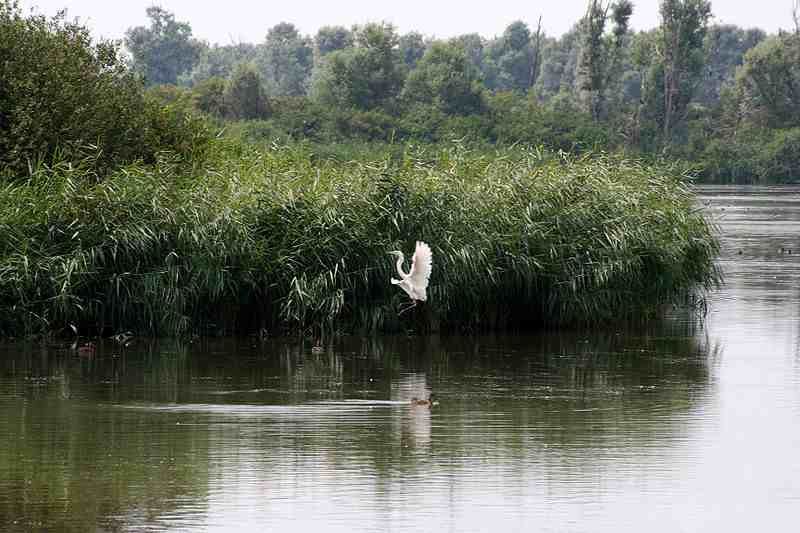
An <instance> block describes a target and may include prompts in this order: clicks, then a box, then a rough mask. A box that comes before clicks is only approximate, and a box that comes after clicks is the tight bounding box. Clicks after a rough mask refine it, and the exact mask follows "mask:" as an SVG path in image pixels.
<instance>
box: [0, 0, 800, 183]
mask: <svg viewBox="0 0 800 533" xmlns="http://www.w3.org/2000/svg"><path fill="white" fill-rule="evenodd" d="M659 7H660V14H661V22H660V24H659V26H658V27H656V28H654V29H651V30H648V31H638V32H637V31H633V30H632V29H631V28H630V26H629V21H630V18H631V15H632V12H633V9H634V6H633V2H631V1H630V0H586V12H585V16H584V17H583V18H582V19H581V20H579V21H577V22H576V23H575V24H574V25H573V27H572V28H571V29H570V30H569V31H568V32H566V33H565V34H564V35H561V36H560V37H554V36H548V35H545V34H544V33H543V32H542V31H541V27H542V26H541V21H539V24H537V25H536V26H534V27H533V29H531V26H529V25H528V23H527V22H525V21H521V20H517V21H514V22H512V23H511V24H509V25H508V26H507V27H506V28H505V30H504V31H503V32H502V33H501V34H500V35H498V36H496V37H492V38H485V37H482V36H480V35H478V34H475V33H471V34H465V35H460V36H457V37H454V38H451V39H447V40H443V39H435V38H430V37H425V36H423V35H422V34H420V33H418V32H413V31H412V32H408V33H405V34H402V35H401V34H398V32H397V31H396V29H395V28H394V27H393V26H392V25H391V24H387V23H370V24H365V25H362V26H354V27H352V28H345V27H342V26H324V27H321V28H320V29H319V30H318V31H317V32H316V34H315V35H314V36H313V38H312V37H311V36H308V35H304V34H302V33H301V31H300V30H299V29H298V28H297V27H295V26H294V25H293V24H291V23H287V22H281V23H279V24H276V25H275V26H273V27H271V28H265V33H264V35H265V38H264V40H263V41H262V42H260V43H255V44H252V43H232V44H226V45H217V44H215V45H211V46H209V45H206V44H205V43H202V42H200V41H198V40H196V39H195V38H194V37H193V36H192V29H191V27H190V26H189V24H188V23H186V22H181V21H178V20H176V18H175V16H174V15H173V14H172V13H170V12H169V11H167V10H165V9H163V8H159V7H151V8H148V10H147V16H148V19H149V25H148V26H140V27H135V28H131V29H130V30H128V32H127V33H126V37H125V46H126V48H127V49H128V51H129V52H130V56H131V62H130V64H129V65H128V64H126V63H125V62H124V61H123V59H122V58H121V57H120V53H119V50H118V49H117V47H116V46H115V45H114V44H112V43H107V42H103V41H101V42H97V43H92V40H91V38H90V36H89V35H88V32H87V31H86V30H85V29H84V28H82V27H80V26H78V25H75V24H70V23H67V22H65V21H64V19H63V17H60V18H59V17H57V18H55V19H53V20H48V19H45V18H42V17H27V18H26V17H23V16H22V15H21V13H20V9H19V7H18V5H17V3H16V2H14V1H11V0H0V14H2V24H3V26H2V31H3V32H4V33H3V35H2V36H0V37H2V39H1V40H0V133H2V136H0V160H2V161H4V162H6V163H7V167H8V165H11V164H13V165H16V169H17V170H20V169H24V168H26V167H27V165H28V164H29V163H30V161H33V160H34V159H36V158H41V157H42V154H51V155H52V154H56V153H64V152H65V151H69V150H73V151H76V153H77V150H78V148H77V147H78V146H83V147H84V148H85V147H87V146H93V147H95V149H98V153H100V154H101V155H100V156H99V157H100V159H101V160H102V161H105V162H100V163H98V165H100V166H105V165H107V164H111V163H110V162H111V161H129V160H135V159H137V158H138V159H145V160H148V159H152V158H153V157H154V154H155V150H157V147H158V146H165V145H171V144H175V145H180V146H190V145H191V143H189V142H186V139H185V138H183V140H178V139H179V138H181V134H179V133H178V132H177V131H176V130H170V128H172V127H174V126H175V125H176V124H177V122H175V121H174V120H184V121H190V120H191V119H190V118H188V117H186V116H183V118H179V117H178V115H175V116H174V117H173V118H169V119H167V118H164V117H166V116H167V115H166V114H165V113H164V112H163V109H171V110H173V111H175V110H178V109H182V110H183V111H185V109H184V108H185V107H187V106H190V107H192V108H193V109H194V110H196V111H199V112H201V113H203V114H205V115H208V116H210V117H214V119H215V120H216V121H222V120H236V121H253V120H257V121H261V122H262V124H260V125H257V127H258V128H260V130H259V131H261V132H263V133H262V134H263V135H286V136H290V137H293V138H298V137H309V138H313V139H317V140H326V139H328V140H330V139H347V138H351V137H352V138H358V139H368V140H387V139H394V138H397V137H398V136H399V137H401V138H402V137H405V138H420V139H426V140H433V141H435V140H442V139H447V138H452V137H453V136H458V137H460V138H462V137H469V138H474V139H476V140H480V141H488V142H499V143H506V142H509V143H510V142H518V141H524V142H530V143H541V144H546V145H548V146H551V147H554V148H559V149H564V150H574V151H582V150H586V149H591V148H594V147H602V148H604V149H612V150H613V149H617V148H624V149H626V150H638V151H640V152H642V153H649V154H655V153H659V154H669V155H671V156H674V157H682V158H687V159H691V160H695V161H699V162H701V163H702V164H703V165H705V167H706V168H711V169H713V170H712V171H711V172H712V173H713V174H715V175H723V174H730V175H735V176H756V177H757V179H767V178H768V177H769V176H770V175H774V176H785V178H782V179H790V178H791V176H793V175H794V174H796V175H797V176H800V162H798V163H797V165H795V163H793V161H795V157H794V155H793V154H794V152H793V150H794V148H795V147H796V146H798V142H800V141H799V140H798V139H800V130H798V124H800V111H799V110H800V102H798V94H800V72H798V68H799V67H798V65H800V37H799V36H800V30H798V32H792V33H782V34H779V35H772V36H768V35H766V33H765V32H763V31H761V30H758V29H743V28H739V27H736V26H731V25H712V24H710V23H709V21H710V17H711V5H710V2H708V0H660V1H659ZM58 50H61V52H58ZM59 54H61V55H60V56H59ZM59 58H60V59H59ZM142 82H144V83H145V84H147V85H149V86H151V87H155V88H154V89H152V90H151V91H150V94H149V96H148V95H147V94H145V93H143V92H142ZM176 86H182V87H181V88H177V87H176ZM87 98H88V99H89V100H87ZM154 98H155V99H156V100H158V102H160V103H167V104H169V105H168V106H167V107H166V108H163V107H159V104H157V103H156V102H155V100H154ZM87 101H90V102H92V104H91V105H87V104H86V102H87ZM158 109H161V111H156V110H158ZM34 111H36V112H34ZM40 111H41V114H39V113H38V112H40ZM183 111H181V113H182V112H183ZM173 119H174V120H173ZM186 123H189V122H186ZM254 127H256V126H254ZM165 128H166V130H169V131H168V132H167V131H166V130H165ZM756 131H757V132H758V133H753V132H756ZM187 135H188V134H187ZM797 159H800V157H798V158H797ZM12 162H13V163H12ZM8 168H10V167H8Z"/></svg>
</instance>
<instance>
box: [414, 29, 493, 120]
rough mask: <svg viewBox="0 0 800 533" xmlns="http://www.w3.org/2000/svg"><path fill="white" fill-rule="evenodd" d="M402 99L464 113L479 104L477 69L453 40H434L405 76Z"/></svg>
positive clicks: (480, 95)
mask: <svg viewBox="0 0 800 533" xmlns="http://www.w3.org/2000/svg"><path fill="white" fill-rule="evenodd" d="M402 99H403V101H404V102H406V103H422V104H427V105H434V106H436V107H438V108H439V109H441V110H442V111H443V112H444V113H447V114H453V115H455V114H458V115H468V114H471V113H478V112H480V111H481V110H482V108H483V94H482V91H481V87H480V84H479V83H478V71H477V70H476V69H475V67H474V66H473V65H472V64H471V63H470V62H469V60H468V59H467V54H466V52H465V50H464V49H463V48H462V47H461V46H460V45H459V44H457V43H456V42H453V41H451V42H449V43H443V42H435V43H433V44H432V45H431V47H430V48H429V49H428V51H427V52H425V55H424V56H422V59H420V61H419V63H417V68H416V69H414V70H413V71H411V73H410V74H409V75H408V79H406V83H405V87H404V89H403V93H402Z"/></svg>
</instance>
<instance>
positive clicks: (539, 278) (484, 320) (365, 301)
mask: <svg viewBox="0 0 800 533" xmlns="http://www.w3.org/2000/svg"><path fill="white" fill-rule="evenodd" d="M89 169H90V166H87V167H86V168H82V167H81V166H80V165H77V166H76V165H74V164H54V165H52V166H43V165H42V166H40V167H38V168H36V169H34V170H33V171H32V172H31V175H30V177H29V179H28V180H27V181H25V182H19V181H18V182H16V183H13V184H7V185H4V186H2V187H0V334H2V335H6V336H11V335H14V336H20V335H30V334H39V333H47V332H54V331H60V330H65V329H67V330H68V329H75V330H79V331H82V332H87V333H92V334H112V333H115V332H119V331H123V330H132V331H134V332H135V333H138V334H141V335H155V336H181V335H188V334H201V335H206V334H214V335H217V334H220V335H221V334H245V333H256V332H261V333H264V332H268V333H270V334H277V333H286V332H305V333H311V334H313V335H324V334H327V333H330V332H333V331H340V330H348V331H379V330H392V329H398V328H401V327H404V325H407V324H410V323H413V324H415V325H416V326H417V327H420V328H425V327H433V328H443V329H460V328H472V329H505V328H523V327H534V326H542V325H560V324H571V323H583V324H597V323H601V322H603V321H607V320H616V319H624V318H628V317H640V316H645V315H650V314H652V313H654V312H655V311H656V310H657V309H658V308H659V306H660V305H662V304H664V303H674V302H676V301H680V300H683V299H685V298H686V297H687V295H690V294H694V293H695V292H696V290H697V289H698V288H700V289H703V288H708V287H710V286H712V285H713V284H715V283H716V282H717V281H718V280H719V274H718V272H717V270H716V268H715V266H714V258H715V256H716V254H717V251H718V244H717V241H716V239H715V236H714V232H713V228H712V227H711V226H710V224H709V223H708V222H707V221H706V220H705V219H704V218H703V216H702V213H700V212H699V210H698V209H697V208H696V206H695V201H694V196H693V193H692V191H691V188H690V187H689V186H688V185H687V184H686V181H685V179H683V177H681V176H676V175H674V174H673V173H672V172H670V171H668V170H663V169H660V168H658V167H654V166H647V165H645V164H643V163H640V162H637V161H635V160H629V159H624V158H621V157H612V156H606V155H601V154H594V155H591V156H586V157H583V158H580V159H574V158H569V157H566V156H563V155H560V156H558V155H554V154H548V153H545V152H542V151H540V150H535V149H524V148H519V147H515V148H509V149H503V150H498V151H496V152H493V153H487V152H481V153H473V152H470V151H469V150H467V149H465V148H464V147H461V146H458V145H454V146H451V147H447V148H437V149H433V148H431V147H428V148H415V147H413V146H409V147H406V149H405V150H403V151H402V152H401V153H399V154H398V152H397V151H395V152H393V153H392V154H391V155H389V156H387V157H383V158H381V157H375V158H371V159H359V160H351V161H342V160H336V159H323V158H320V157H318V156H317V155H315V154H314V152H313V150H311V149H308V148H304V147H302V146H296V145H295V146H272V147H269V148H268V149H260V150H259V149H256V148H254V147H249V146H246V145H242V144H237V143H231V142H226V141H218V142H217V143H216V144H215V145H214V147H213V148H212V153H211V155H210V156H209V159H208V160H207V161H206V162H205V163H204V164H203V165H197V166H196V167H195V168H194V169H193V170H187V169H186V166H185V165H178V164H177V163H175V162H173V161H172V160H171V159H170V158H169V156H166V155H165V156H163V157H162V158H161V159H160V160H159V161H158V162H157V164H155V165H149V166H144V165H133V166H128V167H126V168H124V169H121V170H118V171H116V172H114V173H112V174H111V175H110V176H108V177H107V178H105V179H103V180H102V181H99V182H98V180H97V179H96V177H95V176H90V175H88V174H89V173H90V170H89ZM415 240H425V241H426V242H428V243H429V244H430V245H431V247H432V249H433V252H434V261H435V264H434V270H433V275H432V278H431V287H430V289H429V301H428V303H427V304H425V305H423V306H421V307H420V308H419V309H417V310H415V311H414V313H413V314H405V315H403V316H402V317H400V318H399V319H398V316H397V308H398V305H399V304H400V303H401V302H404V299H405V295H404V294H402V293H401V292H400V291H398V290H397V288H396V287H393V286H391V285H390V284H389V278H390V277H391V276H392V274H393V268H394V266H393V261H392V258H391V257H390V256H388V255H387V254H386V252H387V251H388V250H393V249H400V250H405V251H406V252H407V253H408V252H410V251H411V250H412V247H413V244H414V241H415ZM412 315H413V316H412Z"/></svg>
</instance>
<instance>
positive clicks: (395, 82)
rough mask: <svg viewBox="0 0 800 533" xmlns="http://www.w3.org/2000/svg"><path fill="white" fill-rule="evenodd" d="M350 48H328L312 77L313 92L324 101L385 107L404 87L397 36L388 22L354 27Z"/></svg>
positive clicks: (316, 97)
mask: <svg viewBox="0 0 800 533" xmlns="http://www.w3.org/2000/svg"><path fill="white" fill-rule="evenodd" d="M355 37H356V39H355V40H356V42H355V46H354V47H353V48H347V49H344V50H338V51H336V52H331V53H330V54H328V55H327V56H326V58H325V62H324V63H323V65H322V67H321V68H320V72H319V74H318V76H316V78H315V80H314V86H313V91H312V92H313V96H314V98H315V99H317V100H318V101H320V102H322V103H324V104H327V105H337V106H343V107H355V108H359V109H365V110H367V109H376V108H379V107H381V108H387V107H389V106H391V104H392V103H393V102H394V100H395V99H396V97H397V96H398V94H399V93H400V90H401V89H402V87H403V81H404V76H403V70H404V69H403V68H401V66H400V58H399V53H398V51H397V46H398V37H397V33H396V32H395V29H394V27H393V26H392V25H391V24H385V23H384V24H374V23H373V24H367V25H365V26H363V27H360V28H356V31H355Z"/></svg>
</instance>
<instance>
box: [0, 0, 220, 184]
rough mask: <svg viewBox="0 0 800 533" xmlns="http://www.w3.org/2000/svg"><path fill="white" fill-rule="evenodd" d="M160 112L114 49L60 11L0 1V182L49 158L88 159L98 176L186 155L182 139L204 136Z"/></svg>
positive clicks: (199, 126) (191, 123)
mask: <svg viewBox="0 0 800 533" xmlns="http://www.w3.org/2000/svg"><path fill="white" fill-rule="evenodd" d="M161 107H162V106H161V105H160V104H159V103H157V101H156V100H155V99H148V98H147V97H145V95H144V92H143V89H142V85H141V83H140V81H139V80H137V79H136V78H135V76H134V75H133V74H132V73H131V72H130V71H129V70H128V69H127V67H126V65H125V62H124V60H123V58H122V57H121V56H120V54H119V50H118V48H117V45H116V44H114V43H111V42H106V41H101V42H98V43H96V44H94V43H92V40H91V38H90V36H89V32H88V30H87V29H86V28H84V27H82V26H80V25H77V24H73V23H69V22H65V20H64V15H63V14H62V15H59V16H57V17H55V18H53V19H47V18H45V17H42V16H30V17H27V18H25V17H23V16H22V15H21V14H20V10H19V8H18V7H17V5H16V3H15V2H7V1H2V2H0V178H2V177H5V178H6V179H19V178H20V177H24V176H26V175H27V174H28V173H29V171H30V169H31V168H32V167H35V166H36V165H37V162H44V163H52V162H54V161H56V160H58V161H73V162H76V163H77V162H81V164H85V163H86V162H87V161H91V165H92V174H93V176H94V177H95V178H100V177H102V176H104V175H106V174H107V173H108V172H110V171H111V169H113V168H115V167H117V166H118V165H122V164H127V163H130V162H133V161H137V160H143V161H148V162H153V161H155V159H156V155H157V154H158V153H159V152H160V151H163V150H172V151H174V152H176V153H178V154H179V155H182V156H183V155H188V154H186V153H185V152H183V151H182V150H183V149H184V148H186V147H187V146H189V143H184V142H182V141H183V140H184V139H185V138H187V137H188V138H191V139H194V140H196V139H198V138H199V137H202V136H203V135H206V134H207V132H205V131H204V128H203V125H202V123H201V122H200V121H191V120H185V117H184V116H183V114H180V113H179V114H170V113H167V114H165V113H164V112H163V111H162V109H161ZM167 117H171V118H175V119H177V120H178V121H179V122H178V123H173V122H168V121H166V120H165V118H167ZM187 127H191V128H193V129H192V130H191V131H186V132H179V131H178V129H185V128H187ZM172 140H180V141H181V142H179V143H178V144H177V145H173V144H168V143H169V142H170V141H172ZM165 143H166V144H165ZM196 152H197V150H196V149H194V147H192V150H191V153H192V154H195V153H196Z"/></svg>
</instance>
